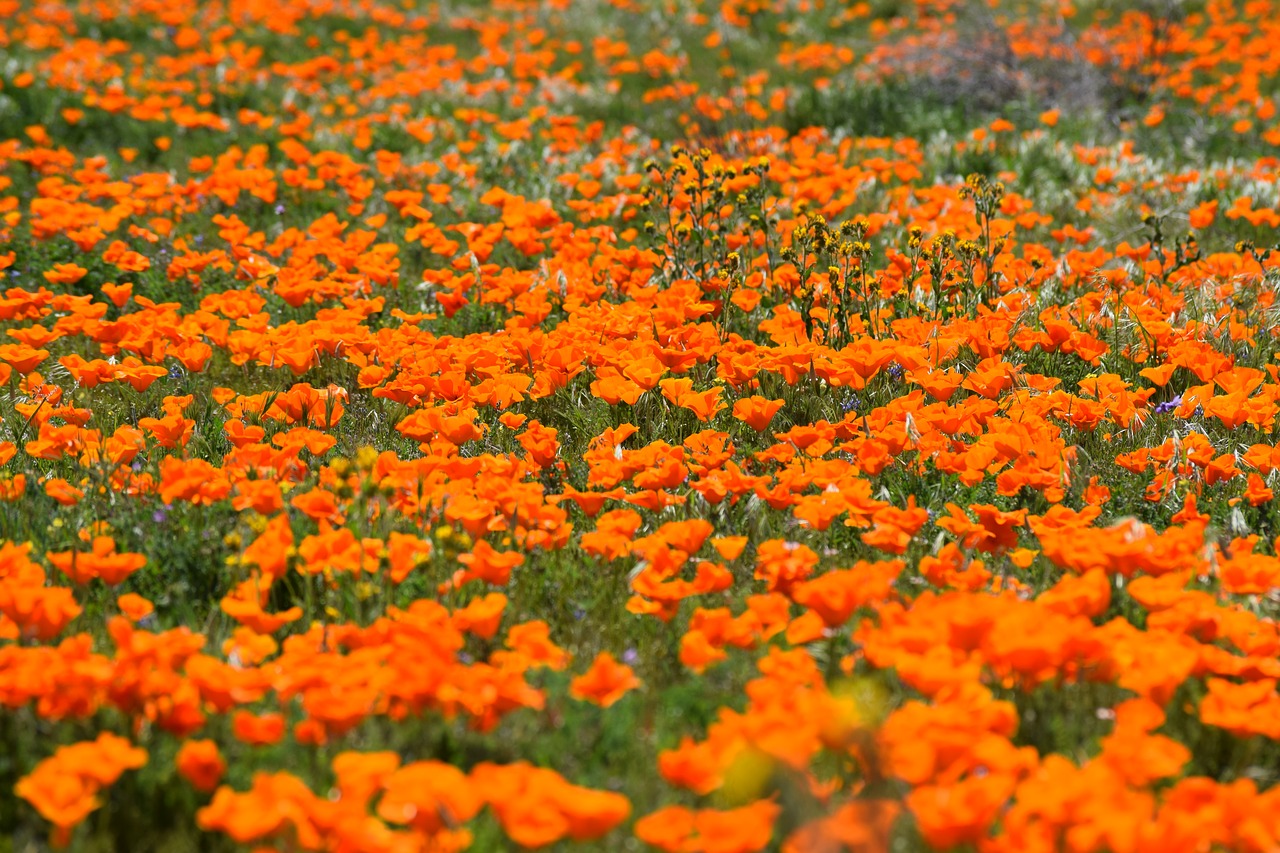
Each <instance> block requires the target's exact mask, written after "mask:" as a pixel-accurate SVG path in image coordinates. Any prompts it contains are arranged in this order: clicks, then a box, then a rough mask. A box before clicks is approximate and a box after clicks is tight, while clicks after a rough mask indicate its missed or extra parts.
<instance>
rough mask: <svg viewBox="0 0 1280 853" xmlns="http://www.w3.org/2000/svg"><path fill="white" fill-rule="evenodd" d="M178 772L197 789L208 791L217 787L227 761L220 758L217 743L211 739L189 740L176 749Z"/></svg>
mask: <svg viewBox="0 0 1280 853" xmlns="http://www.w3.org/2000/svg"><path fill="white" fill-rule="evenodd" d="M175 763H176V764H177V765H178V772H179V773H181V774H182V778H184V779H186V780H187V781H188V782H190V783H191V784H192V786H194V787H195V788H196V790H198V791H204V792H205V793H209V792H210V791H212V790H213V789H214V788H216V787H218V782H219V781H220V780H221V779H222V774H223V773H224V772H226V769H227V762H225V761H223V760H222V755H221V754H220V753H219V752H218V745H217V744H216V743H214V742H213V741H211V740H189V741H187V742H186V743H184V744H183V745H182V748H181V749H179V750H178V757H177V758H176V759H175Z"/></svg>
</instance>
